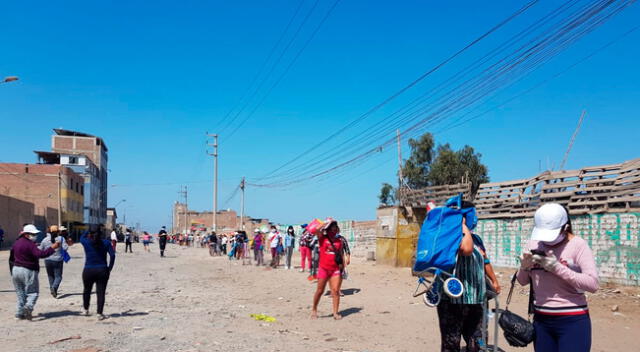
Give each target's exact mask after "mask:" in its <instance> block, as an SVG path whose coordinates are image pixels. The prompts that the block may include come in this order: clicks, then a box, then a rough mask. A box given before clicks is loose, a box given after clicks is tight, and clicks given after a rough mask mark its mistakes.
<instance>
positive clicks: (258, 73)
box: [218, 0, 305, 126]
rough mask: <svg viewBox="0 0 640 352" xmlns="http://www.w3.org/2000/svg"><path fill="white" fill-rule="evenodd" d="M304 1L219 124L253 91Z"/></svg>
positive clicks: (300, 3)
mask: <svg viewBox="0 0 640 352" xmlns="http://www.w3.org/2000/svg"><path fill="white" fill-rule="evenodd" d="M304 1H305V0H300V2H299V3H298V6H297V7H296V9H295V11H294V12H293V15H292V16H291V18H290V19H289V22H288V23H287V25H286V26H285V28H284V31H282V33H281V34H280V37H279V38H278V40H277V41H276V43H275V44H274V45H273V47H272V48H271V50H270V51H269V55H267V58H266V59H265V60H264V61H263V62H262V65H260V69H258V72H256V74H255V75H254V76H253V79H252V80H251V83H249V86H248V87H247V89H246V90H245V92H244V93H243V94H242V96H241V97H240V100H238V102H237V103H236V104H235V105H234V106H233V107H232V108H231V109H230V110H229V111H228V112H227V114H226V115H225V116H224V117H223V118H222V120H220V122H219V123H218V126H221V125H222V124H223V123H224V122H226V120H227V118H228V117H229V116H230V115H231V113H232V112H233V111H235V110H236V109H237V108H238V106H240V104H241V103H242V102H243V101H244V99H245V98H246V96H247V94H249V92H251V89H252V88H253V85H254V83H256V81H257V80H258V78H259V77H260V76H262V73H263V72H264V69H265V68H266V67H267V64H268V63H269V61H271V58H272V57H273V54H275V52H276V49H277V48H278V47H279V46H280V44H281V43H282V40H284V38H285V36H286V34H287V33H288V32H289V28H290V27H291V25H292V24H293V22H294V20H295V18H296V17H297V16H298V13H300V9H302V5H303V4H304Z"/></svg>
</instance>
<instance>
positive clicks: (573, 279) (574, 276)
mask: <svg viewBox="0 0 640 352" xmlns="http://www.w3.org/2000/svg"><path fill="white" fill-rule="evenodd" d="M576 264H577V265H578V266H579V267H580V270H581V271H582V272H580V273H579V272H576V271H573V270H571V269H570V268H569V267H567V266H565V265H562V264H559V265H557V266H556V270H555V274H556V275H558V277H560V278H561V279H563V280H565V281H566V282H568V283H569V284H571V286H573V287H575V288H576V289H579V290H584V291H588V292H592V293H593V292H596V291H597V290H598V288H599V287H600V284H599V278H598V269H597V268H596V262H595V260H594V259H593V253H592V252H591V249H590V248H589V246H588V245H587V243H586V242H584V243H583V246H581V248H580V249H579V250H578V254H577V255H576Z"/></svg>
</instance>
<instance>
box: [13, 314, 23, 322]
mask: <svg viewBox="0 0 640 352" xmlns="http://www.w3.org/2000/svg"><path fill="white" fill-rule="evenodd" d="M13 319H15V320H16V321H18V320H24V315H20V314H16V315H15V316H14V317H13Z"/></svg>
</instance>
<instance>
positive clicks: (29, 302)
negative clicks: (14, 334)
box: [11, 266, 39, 318]
mask: <svg viewBox="0 0 640 352" xmlns="http://www.w3.org/2000/svg"><path fill="white" fill-rule="evenodd" d="M11 278H12V280H13V286H14V287H15V288H16V295H17V296H18V304H17V305H16V317H18V318H21V317H23V316H24V313H25V312H26V311H28V312H29V313H31V312H32V311H33V307H35V305H36V301H37V300H38V294H39V285H38V272H37V271H35V270H31V269H27V268H23V267H21V266H14V267H13V270H12V271H11Z"/></svg>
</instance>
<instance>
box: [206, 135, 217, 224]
mask: <svg viewBox="0 0 640 352" xmlns="http://www.w3.org/2000/svg"><path fill="white" fill-rule="evenodd" d="M207 137H213V144H210V143H207V145H208V146H210V147H213V154H211V153H207V154H209V155H211V156H213V223H212V226H213V231H215V232H217V231H218V135H217V134H209V133H207Z"/></svg>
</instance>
